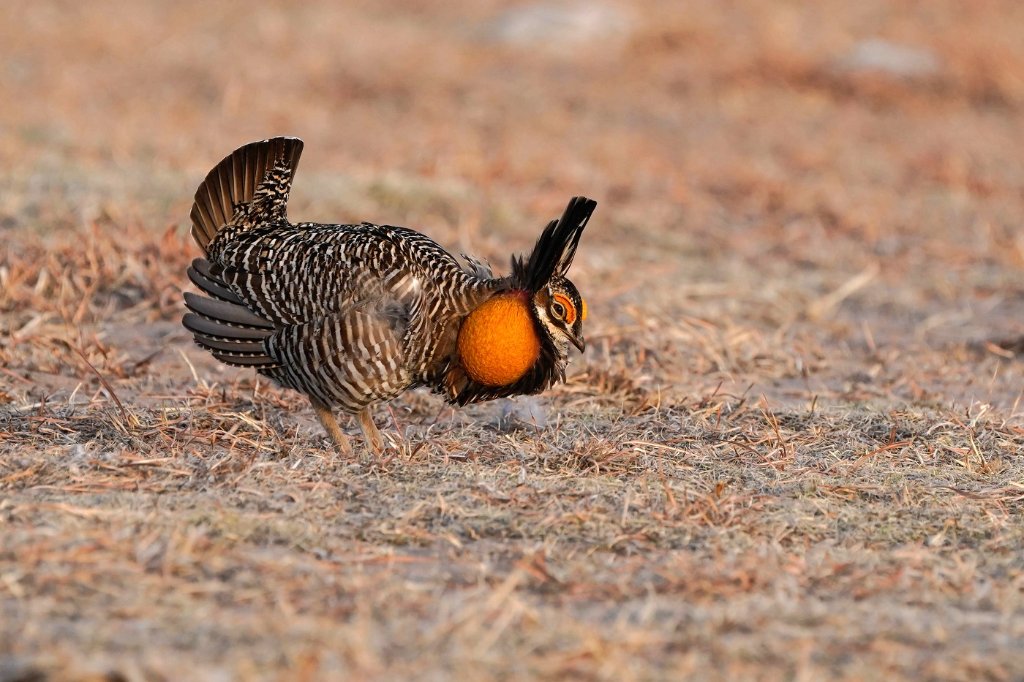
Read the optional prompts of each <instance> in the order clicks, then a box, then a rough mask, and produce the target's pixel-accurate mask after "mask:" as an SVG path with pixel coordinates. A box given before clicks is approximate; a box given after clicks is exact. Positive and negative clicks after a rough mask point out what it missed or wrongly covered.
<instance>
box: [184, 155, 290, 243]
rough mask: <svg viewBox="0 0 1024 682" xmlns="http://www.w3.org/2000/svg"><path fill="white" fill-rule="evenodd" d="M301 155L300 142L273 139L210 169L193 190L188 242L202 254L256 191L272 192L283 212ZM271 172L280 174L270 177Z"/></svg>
mask: <svg viewBox="0 0 1024 682" xmlns="http://www.w3.org/2000/svg"><path fill="white" fill-rule="evenodd" d="M301 155H302V140H300V139H298V138H297V137H275V138H271V139H269V140H262V141H260V142H252V143H250V144H247V145H245V146H244V147H240V148H239V149H236V150H235V151H234V152H232V153H231V154H230V155H229V156H227V157H225V158H224V159H223V160H222V161H221V162H220V163H218V164H217V165H216V166H214V168H213V170H211V171H210V172H209V174H207V176H206V179H205V180H203V182H202V184H200V185H199V189H197V190H196V196H195V201H194V203H193V204H192V212H191V214H190V217H191V219H192V238H193V239H195V240H196V243H197V244H199V246H200V247H202V249H203V251H206V248H207V246H208V245H209V243H210V242H211V241H213V238H214V237H216V236H217V233H218V232H219V231H220V230H221V228H223V227H224V226H225V225H228V224H230V223H231V222H232V220H233V218H234V217H235V212H236V211H237V210H238V208H239V207H240V206H244V205H246V204H249V203H250V202H252V201H253V198H254V197H256V195H257V193H258V191H267V192H269V191H271V190H273V194H274V195H275V197H276V198H283V201H282V202H281V208H282V209H283V202H286V201H287V197H288V192H289V190H290V188H291V181H292V178H293V177H294V176H295V169H296V168H297V167H298V165H299V157H300V156H301ZM275 168H276V169H280V170H282V171H283V172H281V173H280V174H278V175H276V176H272V175H271V172H272V171H274V170H275ZM267 183H270V184H269V185H268V184H267Z"/></svg>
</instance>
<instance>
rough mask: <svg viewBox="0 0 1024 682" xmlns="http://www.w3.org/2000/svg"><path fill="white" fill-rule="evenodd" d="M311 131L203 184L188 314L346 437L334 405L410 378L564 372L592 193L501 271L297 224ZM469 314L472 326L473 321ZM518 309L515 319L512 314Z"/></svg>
mask: <svg viewBox="0 0 1024 682" xmlns="http://www.w3.org/2000/svg"><path fill="white" fill-rule="evenodd" d="M301 153H302V141H301V140H298V139H296V138H274V139H271V140H264V141H262V142H254V143H252V144H249V145H246V146H244V147H242V148H240V149H238V150H236V151H235V152H234V153H233V154H231V155H230V156H228V157H227V158H225V159H224V160H223V161H221V163H220V164H218V165H217V166H216V167H215V168H214V169H213V170H212V171H210V173H209V175H208V176H207V178H206V180H205V181H204V182H203V183H202V184H201V185H200V187H199V189H198V191H197V192H196V198H195V204H194V205H193V208H192V213H191V217H192V236H193V237H194V238H195V240H196V242H197V243H198V244H199V246H200V247H202V248H203V250H204V252H205V255H206V257H205V258H197V259H196V260H195V261H193V263H192V266H191V267H190V268H189V269H188V275H189V278H190V279H191V280H192V282H193V283H194V284H195V285H196V286H197V287H199V289H200V290H202V292H203V293H204V294H206V295H205V296H201V295H197V294H192V293H186V294H185V304H186V306H187V307H188V308H189V310H190V311H191V312H189V313H187V314H186V315H185V316H184V318H183V324H184V325H185V327H187V328H188V329H189V330H190V331H192V332H193V334H194V338H195V341H196V343H197V344H198V345H200V346H201V347H203V348H205V349H206V350H208V351H210V353H212V354H213V356H214V357H215V358H217V359H218V360H221V361H222V362H225V363H228V364H232V365H240V366H248V367H253V368H255V369H256V370H257V371H258V372H260V373H261V374H264V375H266V376H268V377H270V378H271V379H273V380H274V381H276V382H277V383H279V384H281V385H282V386H286V387H288V388H292V389H295V390H297V391H300V392H302V393H305V394H306V395H307V396H309V398H310V402H311V403H312V405H313V407H314V409H315V410H316V412H317V416H318V417H319V418H320V420H321V422H322V423H323V425H324V428H325V429H326V430H327V432H328V434H329V435H330V436H331V437H332V439H333V440H334V441H335V443H336V444H337V445H338V446H339V447H341V448H343V449H347V448H348V445H347V439H346V438H345V436H344V434H343V433H342V432H341V429H340V428H339V427H338V425H337V422H336V421H335V419H334V416H333V413H332V408H333V407H338V408H340V409H341V410H343V411H345V412H349V413H354V414H358V415H359V418H360V425H361V426H362V428H363V432H364V435H365V436H366V438H367V440H368V441H370V443H371V444H372V445H373V447H374V448H375V449H377V450H379V449H380V447H381V440H380V435H379V433H378V432H377V430H376V427H374V425H373V421H372V418H371V416H370V413H369V407H371V406H373V405H375V404H378V403H382V402H386V401H388V400H390V399H392V398H394V397H396V396H398V395H399V394H401V393H402V392H403V391H405V390H407V389H409V388H412V387H415V386H429V387H431V388H432V389H434V390H435V391H437V392H439V393H441V394H443V395H444V396H445V398H446V399H448V400H449V401H450V402H453V403H458V404H460V405H463V404H466V403H470V402H476V401H481V400H489V399H492V398H497V397H504V396H512V395H518V394H526V393H537V392H539V391H542V390H544V389H545V388H547V387H548V386H550V385H551V384H552V383H554V382H555V381H558V380H564V371H565V365H566V363H567V357H568V356H567V351H568V343H569V342H572V343H574V344H575V345H576V346H577V347H579V348H580V349H581V350H582V349H583V347H584V344H583V337H582V321H583V318H584V317H585V315H586V306H585V304H584V303H583V300H582V298H581V297H580V295H579V292H578V291H577V290H576V288H575V286H573V284H572V283H571V282H570V281H569V280H568V279H566V278H565V275H566V272H567V271H568V268H569V266H570V264H571V262H572V257H573V255H574V253H575V251H576V246H577V244H578V242H579V238H580V235H581V233H582V231H583V228H584V227H585V225H586V223H587V221H588V220H589V218H590V215H591V213H592V212H593V210H594V207H595V206H596V204H595V202H593V201H591V200H589V199H586V198H583V197H576V198H574V199H573V200H572V201H570V202H569V205H568V207H567V208H566V210H565V213H564V214H563V215H562V218H561V219H560V220H557V221H551V223H549V224H548V226H547V228H546V229H545V230H544V232H543V234H542V235H541V238H540V239H539V240H538V242H537V246H536V247H535V249H534V251H533V253H532V254H531V255H530V257H529V259H528V260H524V259H521V258H520V259H516V258H513V260H512V274H511V275H509V276H507V277H501V278H496V277H493V276H492V275H491V273H490V269H489V268H488V267H487V266H485V265H484V264H482V263H481V262H479V261H477V260H474V259H469V258H467V264H466V265H460V263H459V262H458V261H457V260H456V259H455V258H454V257H453V256H452V255H451V254H449V253H448V252H447V251H445V250H444V249H443V248H441V247H440V246H439V245H438V244H437V243H436V242H434V241H433V240H431V239H429V238H428V237H426V236H424V235H422V234H420V233H418V232H415V231H413V230H410V229H407V228H404V227H395V226H390V225H374V224H371V223H361V224H358V225H325V224H317V223H298V224H292V223H290V222H288V217H287V202H288V195H289V192H290V190H291V183H292V178H293V177H294V174H295V169H296V167H297V165H298V161H299V157H300V155H301ZM471 318H472V324H466V322H467V320H470V319H471ZM517 321H518V322H517Z"/></svg>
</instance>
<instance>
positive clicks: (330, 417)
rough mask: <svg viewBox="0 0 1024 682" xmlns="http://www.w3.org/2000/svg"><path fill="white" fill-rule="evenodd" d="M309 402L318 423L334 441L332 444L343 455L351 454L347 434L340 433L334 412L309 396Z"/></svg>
mask: <svg viewBox="0 0 1024 682" xmlns="http://www.w3.org/2000/svg"><path fill="white" fill-rule="evenodd" d="M309 402H310V403H312V405H313V410H314V411H315V412H316V416H317V419H319V420H320V423H321V424H323V427H324V430H325V431H326V432H327V435H328V436H330V437H331V440H332V441H334V445H335V447H336V448H338V452H339V453H341V454H343V455H351V454H352V444H351V443H350V442H349V440H348V436H346V435H345V434H344V433H342V431H341V427H340V426H338V420H337V419H335V417H334V412H332V411H331V408H329V407H328V406H327V405H324V404H323V403H322V402H320V401H319V400H317V399H316V398H312V397H311V398H310V399H309Z"/></svg>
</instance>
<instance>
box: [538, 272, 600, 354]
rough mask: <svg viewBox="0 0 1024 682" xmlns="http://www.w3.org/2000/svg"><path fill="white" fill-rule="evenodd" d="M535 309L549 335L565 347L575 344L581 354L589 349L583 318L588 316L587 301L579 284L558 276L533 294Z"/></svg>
mask: <svg viewBox="0 0 1024 682" xmlns="http://www.w3.org/2000/svg"><path fill="white" fill-rule="evenodd" d="M533 312H534V314H535V315H536V316H537V319H538V320H539V321H540V323H541V325H543V327H544V329H545V330H546V331H547V333H548V335H549V336H550V337H551V339H552V340H553V341H555V342H558V341H561V344H560V345H562V346H566V345H567V343H566V342H568V343H572V345H574V346H576V347H577V348H578V349H579V351H580V352H581V353H582V352H583V351H585V350H586V349H587V342H586V340H584V338H583V321H584V320H586V319H587V302H586V301H584V300H583V297H582V296H580V292H579V291H577V289H576V285H574V284H573V283H572V282H570V281H569V280H567V279H566V278H564V277H558V278H556V279H553V280H551V282H550V283H549V284H548V285H547V286H545V287H544V288H543V289H541V290H540V291H538V292H537V293H536V294H534V295H533Z"/></svg>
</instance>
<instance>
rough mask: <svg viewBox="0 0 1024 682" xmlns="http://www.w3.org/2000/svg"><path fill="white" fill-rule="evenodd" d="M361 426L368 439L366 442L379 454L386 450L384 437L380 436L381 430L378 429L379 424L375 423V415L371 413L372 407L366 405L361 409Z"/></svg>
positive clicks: (364, 435)
mask: <svg viewBox="0 0 1024 682" xmlns="http://www.w3.org/2000/svg"><path fill="white" fill-rule="evenodd" d="M359 426H360V428H362V429H363V437H364V438H365V439H366V444H367V445H369V446H370V447H371V448H373V451H374V452H375V453H376V454H378V455H379V454H380V453H381V451H382V450H384V439H383V438H381V437H380V431H378V430H377V425H376V424H374V423H373V415H371V414H370V408H368V407H364V408H363V409H362V410H360V412H359Z"/></svg>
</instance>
